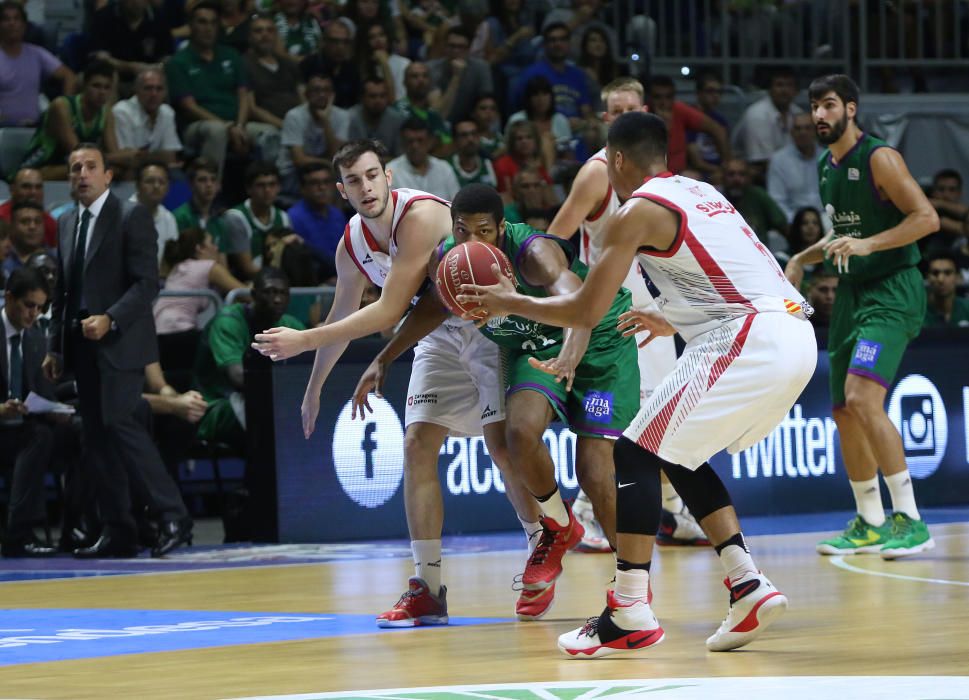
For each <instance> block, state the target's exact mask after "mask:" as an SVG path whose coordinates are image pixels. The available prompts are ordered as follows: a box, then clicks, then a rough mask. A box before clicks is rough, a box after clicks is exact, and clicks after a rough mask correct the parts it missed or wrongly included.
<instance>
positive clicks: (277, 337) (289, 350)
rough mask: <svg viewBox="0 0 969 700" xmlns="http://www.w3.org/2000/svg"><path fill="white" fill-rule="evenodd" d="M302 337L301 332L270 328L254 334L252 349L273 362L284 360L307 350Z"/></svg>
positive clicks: (290, 329)
mask: <svg viewBox="0 0 969 700" xmlns="http://www.w3.org/2000/svg"><path fill="white" fill-rule="evenodd" d="M304 335H305V334H304V333H303V331H297V330H293V329H292V328H270V329H269V330H268V331H263V332H262V333H256V337H255V342H254V343H253V344H252V347H253V349H255V350H258V351H259V352H261V353H262V354H263V355H265V356H266V357H268V358H269V359H270V360H272V361H273V362H277V361H279V360H286V359H289V358H290V357H295V356H296V355H299V354H300V353H303V352H306V351H307V350H309V348H308V347H307V346H306V342H305V341H304Z"/></svg>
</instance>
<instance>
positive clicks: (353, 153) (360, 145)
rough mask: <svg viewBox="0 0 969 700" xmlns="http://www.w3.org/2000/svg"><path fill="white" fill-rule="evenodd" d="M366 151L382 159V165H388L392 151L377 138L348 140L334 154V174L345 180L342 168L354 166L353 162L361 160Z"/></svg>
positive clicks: (384, 166) (383, 166)
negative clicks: (388, 150)
mask: <svg viewBox="0 0 969 700" xmlns="http://www.w3.org/2000/svg"><path fill="white" fill-rule="evenodd" d="M364 153H373V154H374V155H375V156H377V159H378V160H379V161H380V167H382V168H386V167H387V160H388V159H389V157H390V153H388V152H387V147H386V146H385V145H383V144H382V143H381V142H380V141H378V140H377V139H356V140H355V141H347V142H346V143H345V144H343V145H342V146H340V150H338V151H337V152H336V153H335V154H334V155H333V174H334V175H336V177H337V179H339V180H341V181H342V180H343V172H342V171H341V168H350V167H353V164H354V163H356V162H357V161H358V160H360V156H362V155H363V154H364Z"/></svg>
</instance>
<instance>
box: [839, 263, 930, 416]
mask: <svg viewBox="0 0 969 700" xmlns="http://www.w3.org/2000/svg"><path fill="white" fill-rule="evenodd" d="M924 315H925V286H924V284H923V282H922V275H920V274H919V271H918V269H916V268H914V267H906V268H903V269H901V270H898V271H897V272H893V273H892V274H890V275H888V276H887V277H883V278H881V279H878V280H874V281H871V282H849V281H846V280H844V279H842V280H841V281H840V282H839V283H838V292H837V295H836V296H835V300H834V310H833V311H832V314H831V328H830V329H829V331H828V359H829V361H830V364H831V376H830V379H831V402H832V403H833V404H834V406H835V407H839V406H843V405H844V402H845V379H847V376H848V374H856V375H859V376H862V377H867V378H868V379H871V380H873V381H876V382H878V383H879V384H881V385H882V386H883V387H885V388H886V389H887V388H889V387H890V386H891V384H892V381H893V380H894V379H895V373H896V372H898V366H899V364H901V362H902V355H904V354H905V348H906V347H907V346H908V344H909V342H910V341H911V340H912V339H913V338H915V337H916V336H917V335H918V334H919V331H920V330H921V328H922V317H923V316H924Z"/></svg>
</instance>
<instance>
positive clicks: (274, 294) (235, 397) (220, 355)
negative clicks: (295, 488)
mask: <svg viewBox="0 0 969 700" xmlns="http://www.w3.org/2000/svg"><path fill="white" fill-rule="evenodd" d="M287 306H289V280H287V279H286V276H285V275H283V273H282V272H280V271H279V270H277V269H275V268H273V267H264V268H263V269H262V270H260V271H259V274H258V275H256V279H255V281H254V283H253V287H252V303H251V304H232V305H231V306H226V307H224V308H223V309H222V310H221V311H219V313H218V314H216V316H215V318H213V319H212V320H211V321H210V322H209V324H208V326H206V327H205V331H203V333H202V338H201V342H200V343H199V349H198V355H197V359H196V364H195V383H196V387H197V388H198V390H199V392H200V393H201V394H202V397H203V398H204V399H205V401H206V403H208V409H207V410H206V412H205V415H204V416H203V417H202V421H201V422H200V423H199V429H198V436H199V438H201V439H203V440H207V441H210V442H224V443H227V444H228V445H230V446H231V447H233V448H235V449H236V450H238V451H239V452H242V451H244V450H245V447H246V444H245V430H246V413H245V399H244V397H243V393H242V392H243V391H244V390H245V375H244V373H243V370H242V361H243V358H244V356H245V355H246V353H248V352H251V350H250V347H249V345H250V343H251V342H252V338H253V336H254V335H255V334H256V333H261V332H262V331H264V330H265V329H267V328H273V327H276V326H283V327H286V328H294V329H297V330H302V329H303V328H304V326H303V324H302V323H300V322H299V321H298V320H296V319H295V318H293V317H292V316H289V315H287V314H285V313H284V312H285V310H286V307H287Z"/></svg>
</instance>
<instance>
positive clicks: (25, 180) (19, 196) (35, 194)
mask: <svg viewBox="0 0 969 700" xmlns="http://www.w3.org/2000/svg"><path fill="white" fill-rule="evenodd" d="M17 202H34V203H36V204H39V205H40V206H41V208H43V206H44V177H43V175H41V173H40V171H39V170H37V169H36V168H21V169H20V170H18V171H17V174H16V175H14V177H13V181H12V182H11V183H10V199H8V200H7V201H6V202H4V203H3V204H0V220H2V221H10V216H11V214H12V213H13V205H14V204H16V203H17ZM44 244H45V245H47V246H48V247H50V248H56V247H57V222H56V221H55V220H54V217H52V216H51V215H50V214H48V213H46V212H45V213H44Z"/></svg>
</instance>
